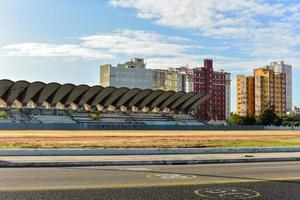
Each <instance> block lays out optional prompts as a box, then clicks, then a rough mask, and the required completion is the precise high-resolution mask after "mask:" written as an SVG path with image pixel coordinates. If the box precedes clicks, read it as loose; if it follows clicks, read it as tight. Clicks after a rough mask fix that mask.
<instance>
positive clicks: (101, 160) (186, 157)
mask: <svg viewBox="0 0 300 200" xmlns="http://www.w3.org/2000/svg"><path fill="white" fill-rule="evenodd" d="M275 161H276V162H278V161H300V152H286V153H251V154H228V153H227V154H178V155H122V156H120V155H119V156H0V167H71V166H74V167H79V166H121V165H173V164H206V163H242V162H243V163H244V162H275Z"/></svg>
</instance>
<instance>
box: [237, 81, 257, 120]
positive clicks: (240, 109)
mask: <svg viewBox="0 0 300 200" xmlns="http://www.w3.org/2000/svg"><path fill="white" fill-rule="evenodd" d="M254 91H255V90H254V76H244V75H238V76H237V98H236V99H237V113H238V114H239V115H241V116H247V115H250V116H254V115H255V103H254V102H255V95H254Z"/></svg>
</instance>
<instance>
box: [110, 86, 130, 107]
mask: <svg viewBox="0 0 300 200" xmlns="http://www.w3.org/2000/svg"><path fill="white" fill-rule="evenodd" d="M128 90H129V89H128V88H124V87H123V88H119V89H117V90H116V91H114V92H113V93H112V94H111V95H110V96H109V98H108V99H107V100H106V101H105V103H104V107H108V106H110V105H114V102H115V101H116V100H117V99H119V98H120V97H121V96H122V95H123V94H125V93H126V92H127V91H128Z"/></svg>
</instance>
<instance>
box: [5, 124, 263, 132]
mask: <svg viewBox="0 0 300 200" xmlns="http://www.w3.org/2000/svg"><path fill="white" fill-rule="evenodd" d="M0 130H223V131H226V130H228V131H229V130H264V126H222V125H216V126H208V125H144V124H92V123H80V124H67V123H52V124H41V123H36V124H30V123H1V124H0Z"/></svg>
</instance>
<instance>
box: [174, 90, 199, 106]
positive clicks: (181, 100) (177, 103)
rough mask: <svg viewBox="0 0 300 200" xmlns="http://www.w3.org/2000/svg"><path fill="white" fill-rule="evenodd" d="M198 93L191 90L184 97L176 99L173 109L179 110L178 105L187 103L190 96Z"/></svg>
mask: <svg viewBox="0 0 300 200" xmlns="http://www.w3.org/2000/svg"><path fill="white" fill-rule="evenodd" d="M195 95H196V94H195V93H194V92H190V93H188V94H185V95H183V96H182V97H180V98H179V99H178V100H177V101H175V103H174V104H173V105H172V107H171V108H172V110H178V107H179V106H180V105H181V104H183V103H185V102H186V101H188V100H189V99H190V98H192V97H193V96H195Z"/></svg>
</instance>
